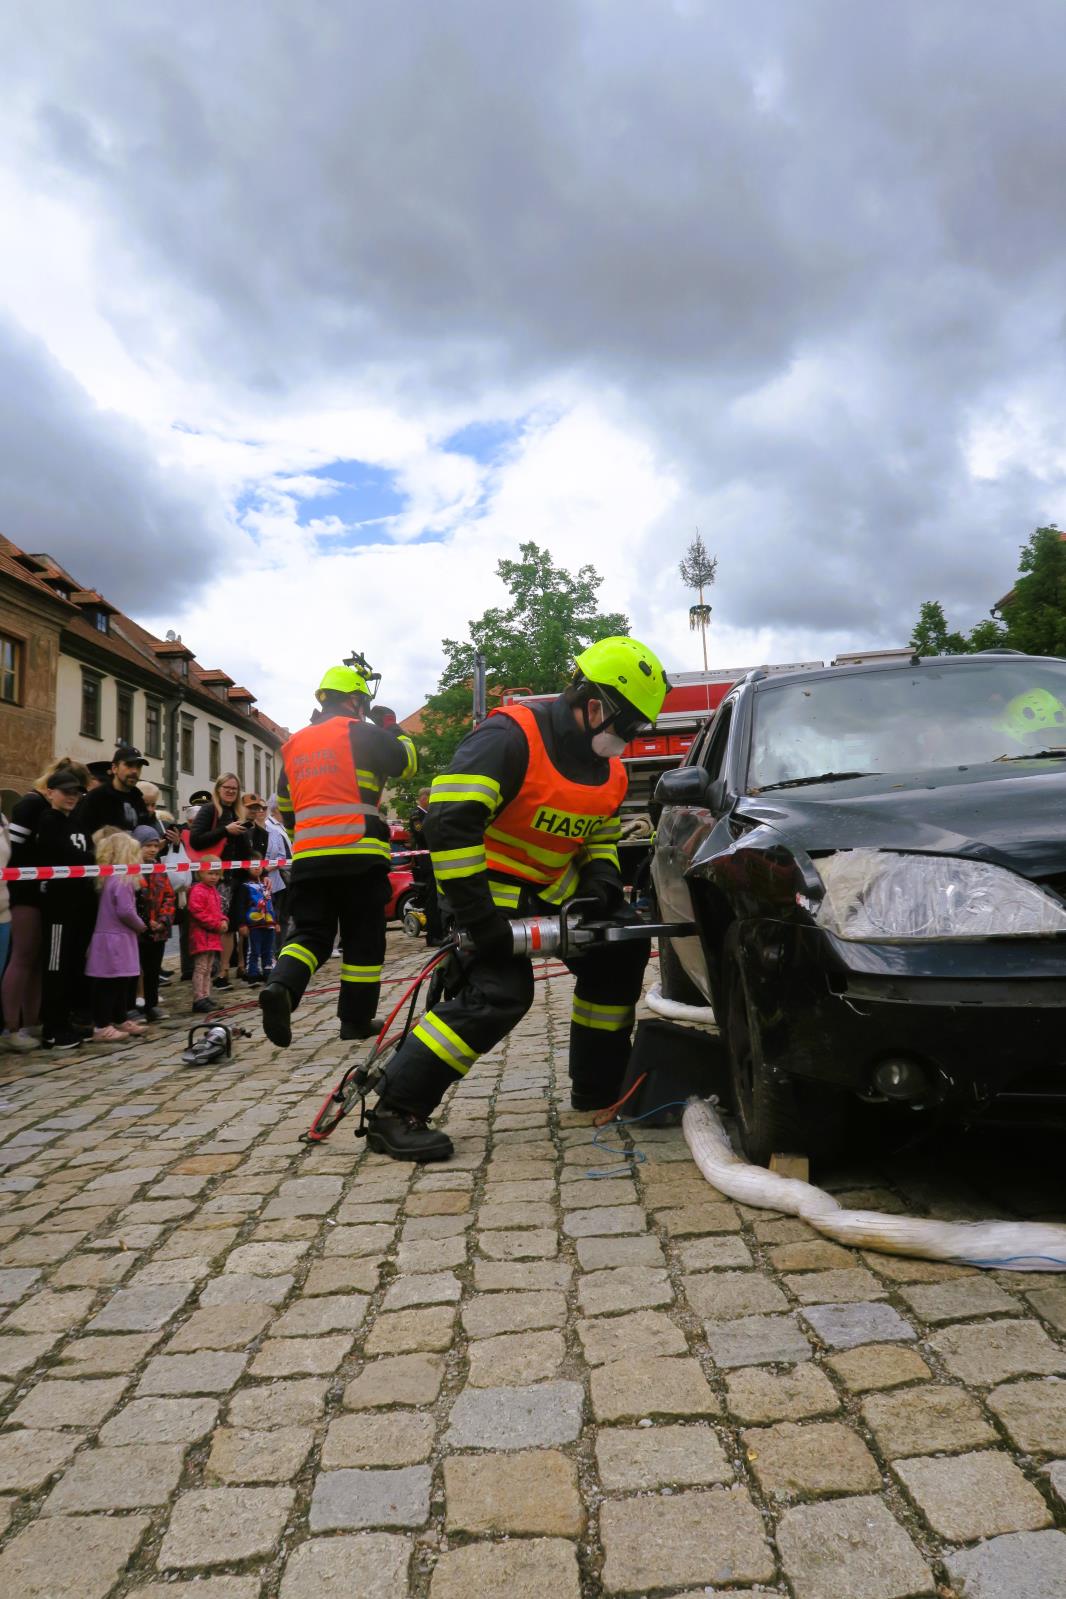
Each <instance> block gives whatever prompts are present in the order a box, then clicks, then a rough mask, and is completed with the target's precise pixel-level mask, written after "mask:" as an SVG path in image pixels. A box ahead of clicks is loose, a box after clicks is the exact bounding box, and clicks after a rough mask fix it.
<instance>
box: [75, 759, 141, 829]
mask: <svg viewBox="0 0 1066 1599" xmlns="http://www.w3.org/2000/svg"><path fill="white" fill-rule="evenodd" d="M147 765H148V761H147V760H146V758H145V757H144V756H143V755H142V754H141V752H140V750H139V749H136V748H135V747H134V746H133V745H132V744H120V745H119V747H118V749H117V750H116V751H115V753H114V755H113V756H112V757H111V768H110V772H111V775H110V779H109V780H108V781H107V782H106V783H101V784H100V786H99V788H94V789H91V790H90V792H89V793H88V794H86V796H85V798H84V799H83V800H82V802H81V804H80V805H79V806H78V809H77V813H76V816H75V827H76V829H77V831H78V832H79V833H83V834H84V835H85V837H86V838H87V839H88V840H89V841H90V842H91V841H92V836H93V834H94V833H95V832H98V831H99V829H100V828H101V827H117V828H118V829H119V831H120V832H123V833H132V832H133V829H134V828H135V827H141V826H143V825H145V824H147V825H149V826H150V825H151V818H150V817H149V815H148V807H147V805H146V804H145V803H144V795H143V794H142V793H141V791H140V789H139V788H138V787H137V783H138V780H139V779H140V775H141V768H142V767H145V766H147Z"/></svg>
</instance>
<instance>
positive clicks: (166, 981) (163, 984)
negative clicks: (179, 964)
mask: <svg viewBox="0 0 1066 1599" xmlns="http://www.w3.org/2000/svg"><path fill="white" fill-rule="evenodd" d="M173 981H174V979H173V978H172V977H171V976H170V974H169V972H160V974H159V986H160V988H169V987H170V985H171V983H172V982H173Z"/></svg>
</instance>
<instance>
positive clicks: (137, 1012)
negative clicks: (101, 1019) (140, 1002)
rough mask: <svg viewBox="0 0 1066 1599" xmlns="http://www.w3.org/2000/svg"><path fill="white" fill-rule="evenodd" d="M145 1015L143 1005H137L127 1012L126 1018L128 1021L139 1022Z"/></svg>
mask: <svg viewBox="0 0 1066 1599" xmlns="http://www.w3.org/2000/svg"><path fill="white" fill-rule="evenodd" d="M143 1015H144V1009H143V1007H141V1006H135V1007H134V1009H133V1010H128V1011H127V1012H126V1020H127V1021H128V1022H139V1021H140V1020H141V1017H142V1016H143Z"/></svg>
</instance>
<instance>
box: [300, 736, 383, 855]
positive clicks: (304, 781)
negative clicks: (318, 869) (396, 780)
mask: <svg viewBox="0 0 1066 1599" xmlns="http://www.w3.org/2000/svg"><path fill="white" fill-rule="evenodd" d="M352 720H353V718H350V717H347V716H331V717H328V718H326V719H325V720H323V721H321V722H317V723H312V725H311V726H310V727H304V728H301V730H300V731H299V732H298V733H294V734H293V736H292V737H291V738H290V739H289V740H288V742H287V743H286V744H285V745H284V747H283V749H282V752H281V754H282V760H283V761H284V765H285V774H286V777H287V779H288V788H289V800H290V803H291V805H292V809H293V812H294V813H295V825H294V828H293V846H292V852H293V859H294V861H301V860H311V859H312V858H314V857H316V856H322V855H362V856H372V857H375V858H378V859H381V860H385V861H387V860H388V859H389V845H388V842H387V841H386V840H384V839H380V838H374V837H373V836H372V835H368V833H367V828H366V822H367V818H368V817H371V816H373V817H377V816H379V814H380V813H379V811H378V807H377V805H376V804H373V803H369V802H368V800H367V799H366V798H365V797H364V790H363V785H362V782H361V780H362V779H366V783H365V787H366V791H367V793H368V794H372V795H373V797H374V799H375V800H376V799H377V797H378V795H379V794H380V792H381V789H382V786H383V783H384V778H383V777H380V776H378V774H376V773H373V772H367V771H357V769H356V765H355V760H354V758H353V753H352V740H351V724H352Z"/></svg>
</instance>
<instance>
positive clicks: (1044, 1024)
mask: <svg viewBox="0 0 1066 1599" xmlns="http://www.w3.org/2000/svg"><path fill="white" fill-rule="evenodd" d="M744 960H745V975H746V978H747V981H748V988H749V994H750V995H751V997H752V999H753V1000H754V1002H755V1004H756V1007H757V1011H758V1014H759V1020H760V1023H761V1029H762V1032H763V1034H764V1038H765V1040H766V1046H767V1049H766V1052H767V1056H768V1058H769V1059H770V1060H777V1061H779V1062H781V1063H782V1064H783V1065H785V1066H786V1067H787V1069H788V1071H790V1072H792V1073H794V1074H795V1075H797V1076H800V1077H807V1078H810V1079H816V1080H817V1081H819V1082H822V1083H825V1084H827V1085H828V1084H831V1085H833V1086H837V1087H840V1088H846V1089H849V1090H851V1091H852V1092H855V1093H859V1094H871V1093H874V1092H876V1090H875V1087H874V1075H875V1073H876V1071H877V1068H878V1067H879V1066H880V1065H882V1064H883V1063H884V1062H886V1061H889V1060H909V1061H914V1062H915V1063H918V1064H919V1065H920V1066H921V1067H922V1068H923V1070H924V1071H925V1072H926V1073H927V1075H928V1077H929V1080H930V1082H931V1084H932V1085H933V1088H932V1091H931V1093H930V1095H929V1103H934V1104H939V1105H943V1106H945V1107H947V1108H958V1109H960V1110H961V1109H970V1110H978V1109H982V1108H987V1107H988V1106H989V1104H990V1103H991V1101H992V1100H994V1099H995V1098H996V1097H997V1096H1004V1095H1010V1094H1012V1093H1023V1092H1024V1093H1026V1094H1028V1093H1029V1092H1030V1089H1031V1086H1032V1085H1039V1088H1040V1093H1041V1095H1042V1097H1044V1098H1061V1099H1062V1101H1063V1104H1064V1106H1066V1015H1064V1011H1066V941H1061V942H1060V941H1057V940H1048V939H1032V940H1022V939H1018V940H1015V939H1011V940H1009V941H1008V940H992V939H987V940H975V941H973V942H966V943H963V942H959V943H947V942H942V943H940V942H938V943H936V944H933V943H931V942H929V943H908V944H902V943H901V944H872V943H870V944H867V943H863V944H859V943H852V942H849V941H847V940H844V939H839V938H835V937H833V936H832V935H830V934H827V933H825V932H823V931H822V930H820V929H819V928H817V927H814V926H807V927H797V926H795V925H792V926H787V925H785V924H783V923H759V924H754V925H750V926H749V928H748V930H747V936H746V937H745V939H744ZM1027 1085H1029V1086H1027Z"/></svg>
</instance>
